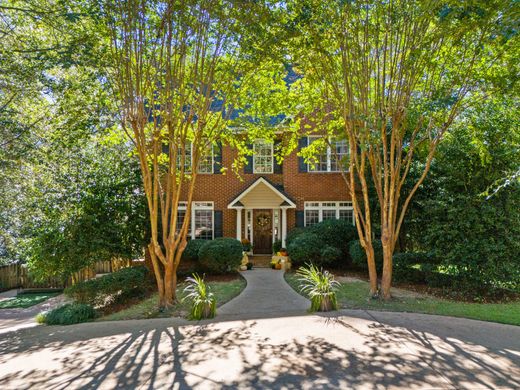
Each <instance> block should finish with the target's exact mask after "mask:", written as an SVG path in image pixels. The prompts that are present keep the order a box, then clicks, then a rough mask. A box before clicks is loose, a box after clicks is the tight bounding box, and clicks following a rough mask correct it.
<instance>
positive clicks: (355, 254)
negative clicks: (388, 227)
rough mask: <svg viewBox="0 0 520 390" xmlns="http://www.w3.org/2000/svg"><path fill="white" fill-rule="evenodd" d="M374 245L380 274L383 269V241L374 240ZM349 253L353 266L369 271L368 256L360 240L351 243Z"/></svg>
mask: <svg viewBox="0 0 520 390" xmlns="http://www.w3.org/2000/svg"><path fill="white" fill-rule="evenodd" d="M372 245H373V246H374V257H375V261H376V268H377V271H378V272H381V270H382V269H383V245H382V244H381V240H373V241H372ZM349 253H350V257H351V259H352V264H354V265H355V266H356V267H359V268H361V269H364V270H366V269H368V264H367V256H366V254H365V250H364V249H363V247H362V246H361V244H360V242H359V240H354V241H352V242H351V243H350V245H349Z"/></svg>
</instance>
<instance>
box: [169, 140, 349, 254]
mask: <svg viewBox="0 0 520 390" xmlns="http://www.w3.org/2000/svg"><path fill="white" fill-rule="evenodd" d="M317 138H318V137H317V136H309V137H303V138H301V139H300V140H299V146H298V149H297V150H295V151H294V152H292V153H291V154H290V155H288V156H286V157H285V158H284V160H283V162H282V163H281V164H279V163H278V162H277V159H276V153H277V151H278V147H277V146H278V143H279V142H281V139H278V140H275V141H274V142H269V141H265V140H262V139H258V140H256V141H255V142H254V143H253V144H252V145H250V148H251V149H252V155H251V156H248V158H247V160H248V161H247V164H246V166H245V167H244V169H243V172H242V173H241V175H240V176H241V177H240V178H239V177H237V176H236V175H234V174H223V173H222V171H223V170H222V168H229V167H231V165H232V163H233V162H234V161H235V159H236V158H237V152H236V150H234V149H233V148H231V147H229V146H224V147H222V146H214V147H213V150H212V152H211V153H210V155H209V156H208V157H207V158H206V159H205V160H204V161H202V162H201V163H200V165H199V169H198V171H199V175H198V177H197V184H196V187H195V191H194V195H193V204H192V212H191V215H190V216H189V217H190V218H191V220H190V237H191V238H192V239H214V238H218V237H235V238H237V239H239V240H242V239H244V238H246V239H248V240H250V242H251V243H252V245H253V253H254V254H271V252H272V244H273V242H274V241H276V240H280V241H281V242H282V246H285V244H286V242H285V241H286V237H287V233H288V232H289V231H290V230H291V229H293V228H295V227H304V226H310V225H313V224H316V223H318V222H321V221H323V220H326V219H331V218H336V219H345V220H349V221H351V222H352V223H353V222H354V221H353V211H352V203H351V199H350V195H349V192H348V191H347V188H346V185H345V182H344V180H343V178H342V176H341V173H340V167H339V162H338V160H339V159H342V157H345V156H346V154H347V151H348V144H347V143H346V141H338V142H333V143H332V145H333V147H335V149H336V150H335V151H333V150H331V149H330V147H329V148H328V149H327V151H326V152H324V153H323V154H322V155H319V156H316V157H317V163H316V164H314V165H311V164H307V163H306V162H305V161H304V159H303V158H302V157H299V156H298V155H297V153H298V151H299V150H300V149H301V148H303V147H306V146H307V145H308V144H309V143H311V142H313V141H314V140H315V139H317ZM224 171H225V170H224ZM185 210H186V203H181V207H180V208H179V218H178V223H179V226H180V224H181V223H182V221H183V218H186V215H185V213H186V211H185Z"/></svg>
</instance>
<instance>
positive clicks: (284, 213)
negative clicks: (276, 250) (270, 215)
mask: <svg viewBox="0 0 520 390" xmlns="http://www.w3.org/2000/svg"><path fill="white" fill-rule="evenodd" d="M286 237H287V208H286V207H282V247H284V248H285V238H286Z"/></svg>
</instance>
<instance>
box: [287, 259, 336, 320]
mask: <svg viewBox="0 0 520 390" xmlns="http://www.w3.org/2000/svg"><path fill="white" fill-rule="evenodd" d="M296 274H297V275H298V276H299V278H298V280H299V282H300V291H301V292H302V293H303V294H305V295H307V296H308V297H309V298H310V300H311V309H310V311H312V312H314V311H330V310H337V308H338V302H337V300H336V290H337V288H338V287H339V282H337V281H336V280H334V275H332V274H331V273H330V272H329V271H323V269H318V267H316V266H315V265H314V264H306V266H303V267H300V268H299V269H298V271H296Z"/></svg>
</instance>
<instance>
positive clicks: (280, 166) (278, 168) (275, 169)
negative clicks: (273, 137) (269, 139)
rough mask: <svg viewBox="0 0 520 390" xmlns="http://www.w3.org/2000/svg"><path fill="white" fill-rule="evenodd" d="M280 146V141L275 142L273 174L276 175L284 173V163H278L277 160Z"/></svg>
mask: <svg viewBox="0 0 520 390" xmlns="http://www.w3.org/2000/svg"><path fill="white" fill-rule="evenodd" d="M280 144H281V141H280V140H277V141H274V145H273V151H274V155H273V164H274V166H273V172H274V173H283V161H282V162H281V163H278V160H277V159H276V155H277V154H280Z"/></svg>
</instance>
